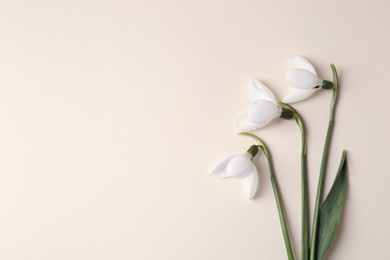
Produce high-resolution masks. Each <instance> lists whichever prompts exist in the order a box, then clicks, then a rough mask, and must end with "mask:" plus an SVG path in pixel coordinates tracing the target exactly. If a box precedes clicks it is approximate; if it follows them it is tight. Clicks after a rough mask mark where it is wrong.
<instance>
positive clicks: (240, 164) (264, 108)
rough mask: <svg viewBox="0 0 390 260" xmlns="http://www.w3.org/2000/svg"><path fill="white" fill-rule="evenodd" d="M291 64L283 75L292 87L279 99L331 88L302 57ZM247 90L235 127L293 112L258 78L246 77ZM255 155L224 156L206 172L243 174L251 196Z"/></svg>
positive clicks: (302, 96) (217, 175) (245, 128)
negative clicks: (245, 106)
mask: <svg viewBox="0 0 390 260" xmlns="http://www.w3.org/2000/svg"><path fill="white" fill-rule="evenodd" d="M291 64H292V69H291V70H290V71H288V72H287V75H286V77H287V81H288V82H289V83H290V84H291V85H292V89H291V90H290V91H289V92H288V93H287V95H286V96H285V97H284V98H283V99H282V102H283V103H295V102H299V101H302V100H304V99H306V98H308V97H310V96H311V95H312V94H313V93H314V92H316V91H317V90H319V89H321V88H324V89H329V88H332V85H333V84H332V82H330V81H326V80H322V79H321V78H320V77H318V76H317V72H316V71H315V69H314V67H313V65H312V64H311V63H310V62H309V61H308V60H307V59H305V58H304V57H301V56H292V57H291ZM249 92H250V94H251V96H252V102H251V104H250V105H249V108H248V112H247V113H245V114H243V115H242V116H241V117H240V118H239V119H238V120H237V123H236V127H237V128H238V129H239V130H241V131H253V130H256V129H259V128H262V127H264V126H266V125H267V124H268V123H270V122H271V121H272V120H273V119H276V118H283V119H290V118H292V117H293V116H294V112H293V111H292V110H291V109H290V108H288V107H286V106H285V105H283V103H282V102H280V101H278V100H277V99H276V97H275V95H274V93H273V92H272V91H271V90H270V89H269V88H268V87H267V86H266V85H265V84H264V83H262V82H261V81H259V80H257V79H254V78H250V79H249ZM255 155H256V154H255ZM255 155H250V154H248V153H246V154H243V155H236V156H231V157H227V158H225V159H224V160H222V161H221V162H219V163H217V164H216V165H215V166H214V168H213V169H212V170H211V172H210V176H212V177H215V178H218V179H224V178H228V177H233V178H243V184H244V191H245V194H246V195H247V197H248V198H250V199H251V198H253V197H254V195H255V193H256V189H257V187H258V177H257V170H256V166H255V164H254V162H253V159H254V157H255Z"/></svg>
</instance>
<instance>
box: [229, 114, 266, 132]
mask: <svg viewBox="0 0 390 260" xmlns="http://www.w3.org/2000/svg"><path fill="white" fill-rule="evenodd" d="M266 124H268V122H265V123H262V124H255V123H252V122H249V120H248V113H245V114H243V115H242V116H241V117H240V118H239V119H238V120H237V123H236V127H237V128H238V129H239V130H241V131H252V130H255V129H259V128H262V127H263V126H265V125H266Z"/></svg>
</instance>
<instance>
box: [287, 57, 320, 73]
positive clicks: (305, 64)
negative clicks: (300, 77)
mask: <svg viewBox="0 0 390 260" xmlns="http://www.w3.org/2000/svg"><path fill="white" fill-rule="evenodd" d="M291 65H292V67H293V68H294V69H304V70H308V71H310V72H311V73H313V74H314V75H317V72H316V70H315V69H314V66H313V64H311V63H310V61H308V60H307V59H306V58H304V57H302V56H291Z"/></svg>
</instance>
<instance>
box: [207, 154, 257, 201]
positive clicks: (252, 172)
mask: <svg viewBox="0 0 390 260" xmlns="http://www.w3.org/2000/svg"><path fill="white" fill-rule="evenodd" d="M210 176H212V177H215V178H218V179H225V178H229V177H233V178H237V179H242V185H243V189H244V193H245V195H246V197H247V198H248V199H252V198H253V197H254V196H255V193H256V190H257V186H258V183H259V176H258V174H257V169H256V166H255V164H254V163H253V156H252V154H250V153H249V152H247V153H244V154H240V155H234V156H230V157H227V158H225V159H223V160H222V161H220V162H218V163H217V164H216V165H215V166H214V167H213V169H212V170H211V172H210Z"/></svg>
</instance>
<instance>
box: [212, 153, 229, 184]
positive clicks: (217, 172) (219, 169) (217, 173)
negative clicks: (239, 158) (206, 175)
mask: <svg viewBox="0 0 390 260" xmlns="http://www.w3.org/2000/svg"><path fill="white" fill-rule="evenodd" d="M233 157H234V156H229V157H227V158H225V159H223V160H221V161H219V162H218V163H216V164H215V165H214V167H213V168H212V170H211V171H210V176H211V177H214V178H217V179H225V178H228V177H230V175H229V174H228V173H227V171H226V166H227V165H228V163H229V162H230V160H231V159H232V158H233Z"/></svg>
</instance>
